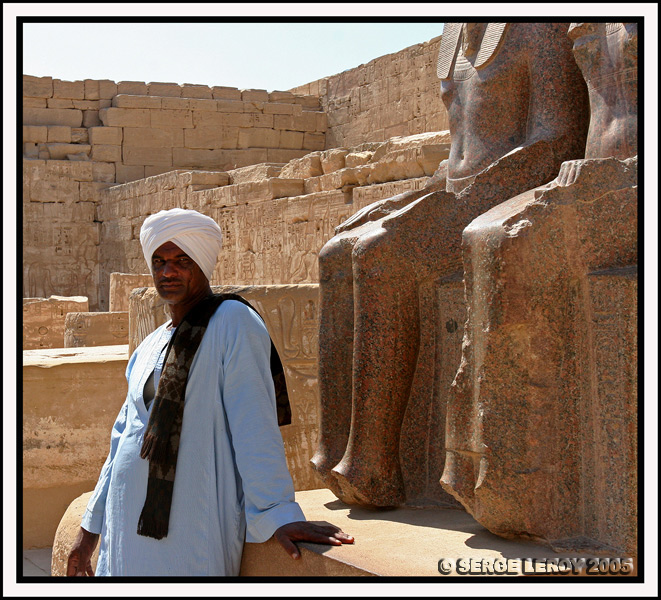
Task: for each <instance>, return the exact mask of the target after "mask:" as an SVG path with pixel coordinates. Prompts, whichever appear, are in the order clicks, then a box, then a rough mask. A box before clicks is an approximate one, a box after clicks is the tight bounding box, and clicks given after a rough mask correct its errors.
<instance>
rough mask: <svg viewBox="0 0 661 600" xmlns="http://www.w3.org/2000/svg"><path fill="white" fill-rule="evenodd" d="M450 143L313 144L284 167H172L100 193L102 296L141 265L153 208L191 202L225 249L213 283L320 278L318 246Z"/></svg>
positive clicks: (446, 139) (430, 168)
mask: <svg viewBox="0 0 661 600" xmlns="http://www.w3.org/2000/svg"><path fill="white" fill-rule="evenodd" d="M449 150H450V136H449V133H448V132H435V133H434V132H433V133H427V134H421V135H418V136H409V137H406V138H393V139H392V140H389V141H388V142H384V143H381V144H379V143H374V144H363V145H361V146H358V147H355V148H342V149H333V150H324V151H317V152H312V153H310V154H308V155H306V156H304V157H303V158H300V159H295V160H293V161H290V162H289V163H287V164H285V165H282V164H277V163H264V164H260V165H254V166H252V167H244V168H241V169H235V170H231V171H228V172H210V171H173V172H170V173H165V174H162V175H157V176H154V177H148V178H146V179H143V180H140V181H134V182H130V183H126V184H123V185H116V186H113V187H111V188H109V189H106V190H103V192H101V193H100V194H99V198H100V202H99V219H100V221H101V234H100V239H101V244H100V251H99V257H100V275H99V290H100V297H101V298H102V299H105V298H107V297H108V285H109V280H110V274H111V273H112V272H121V273H135V274H138V273H145V272H147V271H148V267H147V264H146V263H145V259H144V257H143V254H142V247H141V246H140V239H139V236H140V227H141V226H142V222H143V221H144V219H145V218H146V217H147V215H149V214H153V213H155V212H157V211H159V210H167V209H170V208H174V207H181V208H191V209H195V210H198V211H200V212H202V213H203V214H206V215H209V216H210V217H212V218H214V219H215V220H216V222H217V223H218V224H219V225H220V227H221V229H222V230H223V248H222V250H221V252H220V255H219V259H218V264H217V266H216V269H215V271H214V274H213V276H212V278H211V283H212V284H217V285H219V284H237V285H238V284H240V285H270V284H302V283H317V282H318V278H319V274H318V261H317V256H318V253H319V250H320V249H321V248H322V246H323V245H324V244H325V243H326V241H327V240H328V239H330V237H332V235H333V233H334V229H335V227H336V226H337V225H339V224H340V223H341V222H342V221H344V220H345V219H347V218H348V217H349V216H350V215H352V214H353V213H354V212H355V211H356V210H359V209H360V208H362V207H363V206H366V205H368V204H371V203H372V202H375V201H377V200H380V199H383V198H389V197H391V196H393V195H395V194H398V193H401V192H404V191H407V190H410V189H420V188H421V187H422V186H424V184H425V183H426V182H427V180H428V178H429V176H430V175H432V174H433V173H434V170H435V169H436V167H437V166H438V164H439V163H440V162H441V161H442V160H443V159H445V158H447V156H448V153H449Z"/></svg>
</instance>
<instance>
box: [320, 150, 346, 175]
mask: <svg viewBox="0 0 661 600" xmlns="http://www.w3.org/2000/svg"><path fill="white" fill-rule="evenodd" d="M347 154H349V151H348V150H347V149H346V148H334V149H332V150H326V151H324V152H322V153H321V155H320V158H321V170H322V171H323V172H324V174H326V173H332V172H333V171H337V170H338V169H344V167H345V166H346V156H347Z"/></svg>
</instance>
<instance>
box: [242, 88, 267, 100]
mask: <svg viewBox="0 0 661 600" xmlns="http://www.w3.org/2000/svg"><path fill="white" fill-rule="evenodd" d="M241 100H243V101H244V102H268V101H269V93H268V92H267V91H266V90H252V89H251V90H241Z"/></svg>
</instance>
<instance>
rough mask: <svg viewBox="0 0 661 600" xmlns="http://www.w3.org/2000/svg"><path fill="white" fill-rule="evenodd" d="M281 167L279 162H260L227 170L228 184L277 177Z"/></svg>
mask: <svg viewBox="0 0 661 600" xmlns="http://www.w3.org/2000/svg"><path fill="white" fill-rule="evenodd" d="M281 169H282V165H281V164H273V163H260V164H258V165H250V166H247V167H240V168H238V169H232V170H231V171H228V172H227V174H228V175H229V183H230V184H237V183H248V182H254V183H256V182H260V181H262V180H263V179H269V178H272V177H279V176H280V171H281Z"/></svg>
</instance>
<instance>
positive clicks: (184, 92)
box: [181, 83, 213, 98]
mask: <svg viewBox="0 0 661 600" xmlns="http://www.w3.org/2000/svg"><path fill="white" fill-rule="evenodd" d="M181 96H182V97H183V98H212V97H213V96H212V92H211V88H210V87H209V86H208V85H199V84H196V83H184V85H182V86H181Z"/></svg>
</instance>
